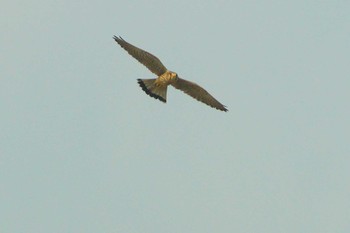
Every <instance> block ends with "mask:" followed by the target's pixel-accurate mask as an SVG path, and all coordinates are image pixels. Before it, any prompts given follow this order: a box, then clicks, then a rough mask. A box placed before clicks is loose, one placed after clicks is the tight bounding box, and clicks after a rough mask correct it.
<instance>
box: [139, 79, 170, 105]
mask: <svg viewBox="0 0 350 233" xmlns="http://www.w3.org/2000/svg"><path fill="white" fill-rule="evenodd" d="M137 82H138V83H139V85H140V87H141V88H142V90H143V91H144V92H146V93H147V95H149V96H152V97H153V98H156V99H159V100H160V101H162V102H164V103H166V91H167V87H168V86H167V85H159V84H157V83H156V79H138V80H137Z"/></svg>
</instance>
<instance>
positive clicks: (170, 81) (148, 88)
mask: <svg viewBox="0 0 350 233" xmlns="http://www.w3.org/2000/svg"><path fill="white" fill-rule="evenodd" d="M113 39H114V40H115V41H116V42H117V43H118V44H119V45H120V46H121V47H122V48H123V49H125V50H126V51H127V52H128V53H129V54H130V55H131V56H132V57H134V58H135V59H136V60H137V61H139V62H140V63H141V64H143V65H144V66H146V67H147V68H148V69H149V70H150V71H151V72H152V73H154V74H155V75H157V76H158V77H157V78H154V79H137V82H138V84H139V85H140V87H141V88H142V90H143V91H144V92H146V94H147V95H149V96H151V97H153V98H155V99H158V100H160V101H162V102H164V103H166V100H167V88H168V86H169V85H171V86H173V87H174V88H176V89H178V90H181V91H183V92H184V93H186V94H188V95H189V96H191V97H193V98H195V99H196V100H198V101H200V102H202V103H204V104H207V105H209V106H210V107H212V108H216V109H218V110H221V111H224V112H227V111H228V109H227V108H226V106H225V105H223V104H221V103H220V102H219V101H218V100H216V99H215V98H214V97H213V96H212V95H210V94H209V93H208V92H207V91H206V90H205V89H204V88H202V87H201V86H199V85H198V84H196V83H194V82H190V81H187V80H185V79H182V78H180V77H179V76H178V74H177V73H175V72H173V71H170V70H168V69H167V68H166V67H165V66H164V65H163V63H162V62H161V61H160V60H159V58H157V57H156V56H154V55H153V54H151V53H149V52H147V51H145V50H142V49H140V48H138V47H136V46H134V45H132V44H130V43H128V42H126V41H125V40H124V39H123V38H122V37H121V36H118V37H117V36H114V37H113Z"/></svg>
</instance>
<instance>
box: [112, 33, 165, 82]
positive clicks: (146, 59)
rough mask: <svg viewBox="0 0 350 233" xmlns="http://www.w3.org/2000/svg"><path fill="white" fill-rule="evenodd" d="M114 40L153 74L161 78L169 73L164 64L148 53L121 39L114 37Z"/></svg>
mask: <svg viewBox="0 0 350 233" xmlns="http://www.w3.org/2000/svg"><path fill="white" fill-rule="evenodd" d="M113 39H114V40H115V41H116V42H117V43H118V44H119V45H120V46H121V47H122V48H123V49H125V50H126V51H127V52H128V53H129V54H130V55H131V56H133V57H134V58H135V59H136V60H138V61H139V62H140V63H141V64H143V65H144V66H146V67H147V68H148V69H149V70H150V71H151V72H153V73H155V74H156V75H158V76H160V75H162V74H164V73H165V72H166V71H167V68H166V67H165V66H164V65H163V64H162V62H161V61H160V60H159V59H158V58H157V57H156V56H154V55H152V54H150V53H149V52H146V51H144V50H142V49H139V48H137V47H136V46H134V45H132V44H129V43H128V42H126V41H125V40H124V39H123V38H121V37H116V36H114V37H113Z"/></svg>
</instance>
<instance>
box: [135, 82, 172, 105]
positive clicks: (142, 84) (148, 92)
mask: <svg viewBox="0 0 350 233" xmlns="http://www.w3.org/2000/svg"><path fill="white" fill-rule="evenodd" d="M137 82H138V84H139V85H140V87H141V88H142V90H143V91H144V92H146V94H147V95H149V96H151V97H153V98H155V99H159V100H160V101H162V102H164V103H166V100H165V99H164V98H163V97H161V96H159V95H155V94H154V93H152V92H150V91H149V90H148V89H147V87H146V85H145V84H144V83H143V82H142V80H141V79H137Z"/></svg>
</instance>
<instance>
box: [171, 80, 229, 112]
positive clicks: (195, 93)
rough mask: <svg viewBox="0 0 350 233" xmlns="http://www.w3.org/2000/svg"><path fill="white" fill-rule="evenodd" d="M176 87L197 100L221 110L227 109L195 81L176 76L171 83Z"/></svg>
mask: <svg viewBox="0 0 350 233" xmlns="http://www.w3.org/2000/svg"><path fill="white" fill-rule="evenodd" d="M171 85H172V86H173V87H175V88H176V89H179V90H181V91H183V92H185V93H186V94H188V95H190V96H192V97H193V98H195V99H196V100H199V101H201V102H203V103H205V104H207V105H209V106H211V107H213V108H216V109H219V110H221V111H225V112H226V111H228V110H227V108H226V106H224V105H222V104H221V103H220V102H219V101H217V100H216V99H215V98H214V97H213V96H212V95H210V94H209V93H208V92H207V91H206V90H204V89H203V88H202V87H200V86H199V85H197V84H196V83H193V82H190V81H187V80H184V79H181V78H178V79H177V81H176V82H174V83H172V84H171Z"/></svg>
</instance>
